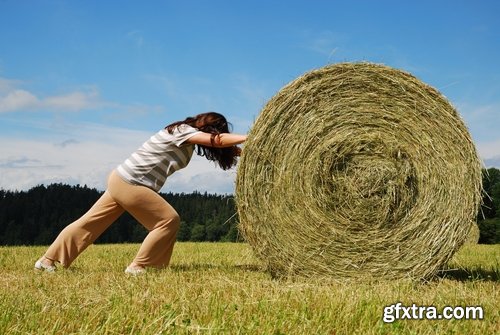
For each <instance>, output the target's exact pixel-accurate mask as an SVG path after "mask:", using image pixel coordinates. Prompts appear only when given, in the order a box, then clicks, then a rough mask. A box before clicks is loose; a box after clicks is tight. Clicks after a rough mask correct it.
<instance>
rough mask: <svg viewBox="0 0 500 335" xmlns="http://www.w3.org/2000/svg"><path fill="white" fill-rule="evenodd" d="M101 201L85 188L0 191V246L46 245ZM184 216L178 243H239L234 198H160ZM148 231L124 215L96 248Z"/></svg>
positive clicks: (137, 239) (96, 193)
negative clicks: (102, 244)
mask: <svg viewBox="0 0 500 335" xmlns="http://www.w3.org/2000/svg"><path fill="white" fill-rule="evenodd" d="M101 195H102V192H99V191H98V190H96V189H92V188H88V187H86V186H80V185H77V186H68V185H63V184H51V185H48V186H43V185H40V186H36V187H33V188H32V189H30V190H29V191H21V192H13V191H5V190H0V245H47V244H50V243H52V241H53V240H54V239H55V237H56V236H57V235H58V234H59V232H60V231H61V230H62V229H63V228H64V227H65V226H67V225H68V224H70V223H71V222H73V221H74V220H76V219H78V218H79V217H80V216H81V215H83V214H84V213H85V212H86V211H87V210H88V209H89V208H90V207H91V206H92V205H93V204H94V203H95V202H96V201H97V199H98V198H99V197H100V196H101ZM161 196H162V197H163V198H164V199H165V200H167V201H168V202H169V203H170V204H171V205H172V206H173V207H174V208H175V209H176V210H177V212H178V213H179V215H180V217H181V226H180V230H179V232H178V234H177V240H178V241H228V242H229V241H230V242H234V241H238V240H239V237H238V230H237V227H236V224H237V215H235V213H236V206H235V203H234V199H233V197H232V196H227V195H216V194H207V193H197V192H195V193H190V194H184V193H181V194H172V193H166V194H164V193H161ZM146 234H147V230H146V229H145V228H144V227H143V226H142V225H140V224H139V223H138V222H137V221H136V220H135V219H134V218H133V217H132V216H131V215H129V214H128V213H124V214H123V215H122V216H121V217H120V218H119V219H118V220H117V221H116V222H115V223H114V224H112V225H111V227H110V228H109V229H108V230H107V231H106V232H105V233H104V234H103V235H101V236H100V237H99V238H98V239H97V241H96V243H125V242H142V240H143V239H144V237H145V236H146Z"/></svg>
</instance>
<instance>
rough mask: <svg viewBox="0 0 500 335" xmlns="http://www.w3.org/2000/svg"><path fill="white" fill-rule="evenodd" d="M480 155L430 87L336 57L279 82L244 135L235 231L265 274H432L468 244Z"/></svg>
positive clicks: (478, 191)
mask: <svg viewBox="0 0 500 335" xmlns="http://www.w3.org/2000/svg"><path fill="white" fill-rule="evenodd" d="M481 190H482V185H481V162H480V160H479V159H478V155H477V152H476V149H475V147H474V144H473V142H472V140H471V137H470V135H469V132H468V130H467V128H466V126H465V125H464V122H463V121H462V119H461V118H460V116H459V115H458V113H457V111H456V110H455V109H454V108H453V106H452V105H451V104H450V103H449V102H448V101H447V100H446V99H445V98H444V97H443V96H442V95H441V94H440V93H439V92H438V91H437V90H435V89H434V88H432V87H430V86H428V85H426V84H424V83H422V82H421V81H419V80H418V79H417V78H415V77H414V76H412V75H410V74H408V73H406V72H403V71H400V70H396V69H393V68H390V67H387V66H383V65H376V64H371V63H341V64H337V65H330V66H326V67H324V68H321V69H318V70H314V71H311V72H309V73H306V74H304V75H303V76H301V77H299V78H297V79H296V80H294V81H292V82H291V83H289V84H288V85H286V86H285V87H284V88H282V89H281V90H280V91H279V92H278V93H277V94H276V95H275V96H274V97H273V98H272V99H271V100H270V101H269V102H268V103H267V104H266V106H265V107H264V108H263V110H262V112H261V113H260V115H259V117H258V119H257V120H256V122H255V125H254V126H253V129H252V130H251V131H250V133H249V137H248V140H247V142H246V144H245V150H244V152H243V155H242V157H241V161H240V166H239V168H238V176H237V181H236V200H237V206H238V213H239V217H240V229H241V232H242V233H243V236H244V237H245V239H246V240H247V241H248V242H249V244H250V245H251V246H252V248H253V250H254V252H255V253H256V255H257V256H258V257H259V258H260V259H262V260H263V261H264V262H265V263H266V264H267V268H268V270H269V272H271V273H272V274H273V275H274V276H290V275H300V276H334V277H346V278H353V277H354V278H362V277H377V278H401V277H411V278H429V277H432V276H433V275H434V274H435V273H436V272H437V271H438V270H439V269H440V268H441V267H442V266H443V265H445V264H446V263H447V262H448V260H450V258H451V257H452V255H453V254H454V252H455V251H456V250H458V249H459V247H460V246H461V245H462V244H463V243H464V242H465V240H466V238H467V236H468V233H469V230H470V229H471V227H472V226H473V224H474V222H475V218H476V214H477V210H478V206H479V204H480V201H481Z"/></svg>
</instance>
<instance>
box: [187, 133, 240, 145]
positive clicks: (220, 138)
mask: <svg viewBox="0 0 500 335" xmlns="http://www.w3.org/2000/svg"><path fill="white" fill-rule="evenodd" d="M212 136H213V135H212V134H210V133H199V134H196V135H193V136H191V137H190V138H188V139H187V140H186V143H189V144H199V145H204V146H206V147H215V148H227V147H232V146H233V145H237V144H241V143H243V142H245V140H246V139H247V135H240V134H231V133H222V134H219V135H215V137H214V138H213V143H212Z"/></svg>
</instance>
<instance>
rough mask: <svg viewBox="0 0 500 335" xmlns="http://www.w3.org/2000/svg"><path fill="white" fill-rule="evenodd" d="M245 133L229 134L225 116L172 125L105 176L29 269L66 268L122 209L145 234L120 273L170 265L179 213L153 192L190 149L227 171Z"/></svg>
mask: <svg viewBox="0 0 500 335" xmlns="http://www.w3.org/2000/svg"><path fill="white" fill-rule="evenodd" d="M245 140H246V135H238V134H231V133H230V132H229V126H228V122H227V121H226V118H225V117H224V116H222V115H221V114H218V113H213V112H210V113H204V114H199V115H197V116H195V117H188V118H187V119H185V120H184V121H179V122H174V123H172V124H170V125H168V126H167V127H165V129H162V130H161V131H159V132H158V133H156V134H155V135H153V136H152V137H151V138H150V139H149V140H148V141H146V142H145V143H144V144H143V145H142V146H141V147H140V148H139V149H138V150H137V151H136V152H135V153H133V154H132V155H131V156H130V157H129V158H128V159H127V160H125V162H124V163H122V164H121V165H119V166H118V167H117V168H116V169H115V170H114V171H113V172H112V173H111V174H110V176H109V178H108V187H107V190H106V191H105V192H104V194H103V195H102V196H101V198H100V199H99V200H98V201H97V202H96V203H95V204H94V206H92V208H91V209H90V210H89V211H88V212H87V213H85V214H84V215H83V216H82V217H81V218H79V219H78V220H76V221H75V222H73V223H71V224H70V225H68V226H67V227H66V228H64V229H63V230H62V231H61V233H60V234H59V236H58V237H57V238H56V240H55V241H54V242H53V243H52V245H51V246H50V247H49V248H48V250H47V252H46V253H45V255H44V256H42V257H41V258H40V259H39V260H38V261H37V262H36V263H35V269H37V270H41V271H49V272H53V271H55V270H56V267H55V263H56V262H59V263H61V264H62V266H63V267H65V268H66V267H69V266H70V265H71V263H72V262H73V261H74V260H75V259H76V258H77V257H78V255H79V254H80V253H81V252H82V251H83V250H85V248H87V247H88V246H89V245H90V244H92V243H93V242H94V241H95V240H96V239H97V238H98V237H99V236H100V235H101V234H102V233H103V232H104V231H105V230H106V229H107V228H108V227H109V226H110V225H111V224H112V223H113V222H114V221H115V220H116V219H117V218H118V217H119V216H120V215H121V214H122V213H123V212H124V211H127V212H129V213H130V214H131V215H132V216H133V217H134V218H135V219H136V220H137V221H139V222H140V223H141V224H142V225H143V226H144V227H146V229H147V230H148V231H149V234H148V235H147V236H146V238H145V239H144V242H143V243H142V245H141V247H140V248H139V251H138V253H137V255H136V257H135V259H134V260H133V261H132V263H130V265H129V266H128V267H127V269H126V270H125V272H126V273H128V274H132V275H137V274H141V273H143V272H145V271H146V268H147V267H155V268H163V267H165V266H167V265H168V264H169V262H170V257H171V256H172V250H173V247H174V243H175V237H176V234H177V231H178V229H179V223H180V219H179V215H178V214H177V212H176V211H175V209H174V208H172V206H170V205H169V204H168V203H167V202H166V201H165V200H164V199H163V198H162V197H161V196H160V195H159V194H158V192H159V191H160V189H161V187H162V186H163V185H164V184H165V181H166V179H167V177H168V176H169V175H171V174H172V173H174V172H175V171H177V170H179V169H182V168H184V167H186V166H187V164H188V163H189V161H190V159H191V156H192V154H193V151H194V147H195V145H196V147H197V148H196V149H197V154H198V155H201V156H205V158H207V159H208V160H211V161H215V162H217V163H218V165H219V166H220V167H221V168H222V169H224V170H227V169H229V168H231V167H232V166H234V165H236V162H237V160H236V157H237V156H239V154H240V152H241V149H240V148H239V147H237V146H236V145H237V144H241V143H243V142H244V141H245Z"/></svg>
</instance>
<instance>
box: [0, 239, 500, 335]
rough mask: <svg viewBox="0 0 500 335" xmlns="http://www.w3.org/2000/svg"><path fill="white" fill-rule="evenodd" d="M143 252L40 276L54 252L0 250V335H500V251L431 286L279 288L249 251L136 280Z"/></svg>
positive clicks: (464, 258)
mask: <svg viewBox="0 0 500 335" xmlns="http://www.w3.org/2000/svg"><path fill="white" fill-rule="evenodd" d="M137 248H138V245H133V244H126V245H94V246H91V247H90V248H89V249H88V250H87V251H86V252H85V253H84V254H82V255H81V257H80V258H79V259H77V261H76V262H75V263H74V266H73V267H72V268H71V269H69V270H61V271H59V272H58V273H55V274H49V273H39V272H35V271H34V270H33V269H32V267H33V263H34V261H35V260H36V259H37V258H38V257H39V256H40V255H41V254H42V253H43V251H44V250H45V247H2V248H0V289H1V290H0V334H498V333H499V332H500V309H499V302H500V293H499V291H500V245H490V246H487V245H466V246H465V247H464V248H462V249H461V250H460V252H459V253H457V254H456V255H455V257H454V259H453V261H452V262H451V263H450V264H449V268H450V270H449V271H447V272H445V273H444V274H442V275H440V276H439V278H437V279H436V280H433V281H431V282H427V283H421V282H417V283H416V282H410V281H407V280H400V281H379V282H353V281H342V280H336V279H329V280H325V279H322V280H310V279H308V280H306V279H295V280H274V279H272V278H271V277H270V276H269V275H268V274H266V273H265V272H263V271H262V267H261V265H260V264H259V262H258V261H257V260H256V259H255V258H254V257H253V256H252V252H251V250H250V248H249V246H248V245H246V244H234V243H178V244H177V245H176V248H175V251H174V257H173V259H172V264H171V267H170V268H168V269H166V270H161V271H150V272H149V273H148V274H147V275H145V276H141V277H127V276H126V275H125V274H124V273H123V270H124V268H125V266H126V265H127V263H128V262H129V261H130V260H131V259H132V258H133V255H134V254H135V252H136V250H137ZM396 302H401V303H402V304H403V305H411V304H412V303H415V304H418V305H434V306H436V307H437V308H438V310H439V309H441V308H443V307H445V306H447V305H450V306H466V305H470V306H482V307H483V309H484V319H483V320H399V321H395V322H393V323H384V322H383V321H382V316H383V310H384V307H385V306H387V305H391V304H394V303H396Z"/></svg>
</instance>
